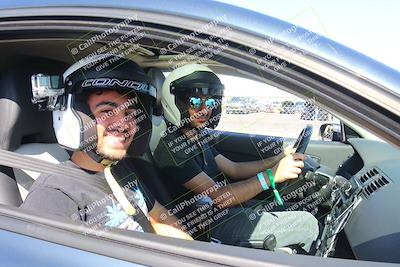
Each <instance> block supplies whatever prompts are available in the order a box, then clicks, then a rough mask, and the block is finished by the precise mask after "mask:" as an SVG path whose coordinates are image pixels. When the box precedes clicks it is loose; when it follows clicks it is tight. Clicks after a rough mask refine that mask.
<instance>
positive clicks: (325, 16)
mask: <svg viewBox="0 0 400 267" xmlns="http://www.w3.org/2000/svg"><path fill="white" fill-rule="evenodd" d="M219 1H220V2H224V3H227V4H231V5H235V6H240V7H243V8H247V9H251V10H253V11H256V12H259V13H263V14H267V15H269V16H272V17H275V18H278V19H281V20H285V21H288V22H290V23H294V24H297V25H299V26H301V27H303V28H306V29H308V30H311V31H314V32H316V33H319V34H321V35H324V36H326V37H328V38H330V39H333V40H335V41H337V42H339V43H342V44H344V45H346V46H348V47H350V48H353V49H355V50H357V51H359V52H361V53H363V54H365V55H368V56H370V57H372V58H374V59H376V60H378V61H380V62H382V63H384V64H386V65H388V66H390V67H392V68H394V69H397V70H398V71H400V29H399V27H400V1H398V0H219Z"/></svg>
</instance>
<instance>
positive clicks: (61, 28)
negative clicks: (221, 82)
mask: <svg viewBox="0 0 400 267" xmlns="http://www.w3.org/2000/svg"><path fill="white" fill-rule="evenodd" d="M71 14H73V15H74V16H71ZM0 15H1V17H2V19H3V20H2V24H1V30H2V32H1V33H2V35H1V38H2V41H4V42H2V48H3V49H2V50H1V51H2V53H3V54H4V59H7V58H9V52H10V53H20V54H21V53H22V51H23V53H22V56H23V55H24V53H28V52H29V53H36V54H37V55H41V56H43V55H44V56H45V57H50V58H53V59H55V58H58V59H61V60H64V61H66V62H74V61H75V60H77V58H74V56H75V55H76V54H77V53H78V52H82V51H83V50H85V49H84V47H83V46H81V47H80V48H79V49H81V50H79V51H78V50H76V49H72V48H76V47H72V48H71V46H69V45H68V44H70V43H73V42H76V41H78V42H81V43H85V44H93V42H94V43H96V40H97V41H98V42H97V43H96V44H95V45H94V46H95V49H93V47H92V49H91V50H90V51H88V50H89V49H88V50H86V51H84V52H83V53H86V54H85V56H86V55H87V54H88V53H90V52H95V51H97V49H100V51H101V49H102V48H103V47H104V40H99V38H100V37H99V36H100V35H101V34H102V33H104V32H106V31H107V30H108V31H107V33H115V31H116V30H115V29H120V28H123V29H124V30H126V29H125V28H128V30H130V29H131V28H130V27H131V26H132V25H129V26H128V25H122V26H121V25H119V26H118V22H120V21H122V20H123V19H126V18H132V17H134V18H135V21H136V22H135V23H134V25H141V26H143V27H144V28H145V30H146V35H145V38H143V39H142V40H140V44H141V45H143V46H145V47H146V49H143V50H141V56H143V55H147V56H148V57H145V58H142V57H141V56H138V57H135V58H136V59H137V60H138V61H140V64H141V65H142V66H155V65H156V66H158V67H161V68H166V69H167V70H171V69H173V67H176V66H177V65H178V63H179V64H185V63H187V62H185V61H184V60H183V59H182V58H184V57H185V55H184V53H185V51H184V49H188V48H191V47H192V48H193V46H195V45H199V44H200V42H201V41H203V40H208V41H210V40H211V42H212V43H213V44H214V45H215V47H218V48H220V47H221V46H222V45H221V43H223V44H224V47H225V48H224V49H222V50H219V52H220V53H218V54H215V55H214V56H212V57H211V58H210V57H209V58H202V61H201V62H200V63H204V64H205V63H208V64H210V65H211V66H214V68H215V69H216V70H218V69H223V70H225V73H229V74H237V75H239V76H240V75H242V76H243V75H244V76H246V77H247V78H249V77H252V78H253V79H257V80H260V81H263V82H270V83H275V84H276V85H279V86H280V87H282V88H285V89H286V90H285V91H291V92H296V93H297V94H298V95H301V96H303V97H304V96H307V92H313V94H315V96H316V100H317V103H323V104H325V105H326V106H327V107H329V108H330V109H331V110H333V109H334V108H335V107H336V109H335V110H337V111H338V112H339V113H340V114H341V115H343V116H345V117H346V118H349V119H352V120H353V121H358V123H359V124H362V125H363V126H364V127H366V128H368V129H370V130H371V131H372V132H374V133H376V134H377V135H379V136H382V137H384V138H385V139H386V140H389V141H390V142H391V143H392V144H397V145H398V144H400V141H399V140H400V138H399V136H398V133H399V132H400V131H399V129H400V126H399V124H398V114H399V110H400V109H399V108H398V107H397V106H398V105H395V104H396V103H397V102H396V101H397V100H398V97H397V98H395V96H396V94H397V93H395V92H393V91H391V90H390V88H391V89H393V88H397V87H395V86H393V84H392V82H393V81H394V82H395V83H396V81H399V74H398V73H397V72H393V71H391V70H390V69H389V68H386V67H385V66H382V65H380V64H378V63H376V62H371V61H370V60H369V59H368V58H365V57H363V56H361V55H358V54H355V52H354V51H352V50H350V49H347V48H344V47H342V46H340V45H339V44H337V43H334V42H331V41H329V40H328V39H324V38H320V40H321V43H322V44H321V45H322V46H323V47H325V48H326V50H322V51H318V49H315V48H313V47H309V48H307V47H304V46H302V45H301V44H299V40H297V39H294V38H292V39H290V38H289V37H287V36H286V37H285V36H283V37H282V36H280V37H279V36H277V34H276V33H281V32H282V31H284V30H290V29H292V25H288V24H285V23H283V22H281V21H278V20H275V19H272V18H269V17H266V16H261V15H259V14H256V13H252V12H249V11H246V10H239V9H235V8H231V7H229V6H226V5H222V4H219V3H213V2H207V3H201V2H195V1H171V2H169V3H168V5H166V4H165V2H164V1H152V2H150V1H142V2H140V1H132V2H112V3H111V2H110V1H103V0H99V1H88V2H87V3H76V2H73V1H72V2H71V1H70V2H67V1H58V2H54V3H53V4H52V3H47V2H46V3H44V2H41V1H38V2H34V1H31V2H22V1H20V2H18V1H17V2H15V3H14V2H13V3H11V2H9V3H4V4H3V5H2V9H1V10H0ZM249 18H252V19H251V20H249ZM210 23H211V24H212V26H216V25H218V24H220V26H221V25H223V26H224V28H227V27H230V31H229V34H227V33H226V32H223V31H220V30H221V29H220V28H219V27H218V26H216V27H215V28H216V29H214V28H213V27H210ZM114 27H117V28H114ZM110 29H112V30H110ZM295 29H297V30H298V31H300V29H299V28H297V27H295ZM200 33H201V34H200ZM301 33H302V32H300V33H298V34H301ZM96 34H98V35H96ZM123 34H125V32H123ZM120 35H122V34H120ZM120 35H117V36H111V37H115V38H116V37H121V36H120ZM128 35H129V34H128ZM10 36H11V37H12V38H10ZM82 36H83V37H82ZM122 36H123V35H122ZM111 37H110V36H109V37H108V38H109V39H108V41H110V39H112V38H111ZM216 37H218V39H215V38H216ZM277 37H279V38H278V39H276V38H277ZM96 38H97V39H96ZM268 38H274V39H268ZM287 38H289V39H287ZM139 39H140V38H139ZM266 40H267V41H268V40H272V42H271V43H267V44H265V43H264V41H266ZM10 41H12V42H10ZM112 41H115V39H112ZM119 41H120V39H119ZM228 41H229V42H228ZM283 41H288V42H289V43H291V46H290V47H286V46H284V45H283V47H282V49H281V50H277V49H275V48H276V47H275V46H279V47H281V46H282V42H283ZM7 43H8V46H6V45H5V44H7ZM117 43H118V41H115V44H117ZM55 44H58V45H55ZM225 44H228V45H227V46H226V45H225ZM270 44H271V46H270ZM181 45H182V46H181ZM180 46H181V47H180ZM331 46H333V47H335V48H336V50H335V51H336V52H338V54H339V55H341V56H343V58H342V57H340V60H339V59H338V58H335V55H338V54H333V53H332V54H329V52H326V51H331V50H329V49H330V47H331ZM60 47H62V48H63V49H64V50H63V51H64V53H60V54H57V48H60ZM215 47H214V50H215ZM197 48H198V47H197ZM292 48H293V49H294V50H295V51H293V50H292ZM297 48H303V49H304V50H305V51H307V52H308V53H304V54H303V53H299V50H297ZM209 49H211V50H213V48H209ZM206 50H207V49H206ZM193 51H195V50H192V51H191V52H193ZM266 53H271V54H273V55H274V57H275V58H282V59H284V60H285V61H286V62H287V63H288V64H289V66H290V68H284V69H280V70H279V69H277V70H274V68H271V69H270V68H264V67H265V66H264V65H262V64H261V63H262V62H263V60H264V59H263V58H264V57H266V56H267V55H266ZM177 56H179V57H177ZM269 56H271V55H269ZM82 57H84V56H82ZM169 60H171V61H169ZM174 60H177V61H174ZM258 60H260V61H258ZM4 62H5V63H7V60H4V61H3V66H2V67H4V66H5V63H4ZM171 62H172V63H173V64H171ZM334 62H336V63H334ZM175 63H176V64H175ZM339 63H341V64H339ZM290 64H291V65H290ZM352 64H359V65H361V66H364V68H363V69H362V70H361V71H360V72H358V73H357V74H359V75H354V72H353V71H351V70H353V69H354V68H352V66H351V65H352ZM353 67H354V66H353ZM356 69H357V68H356ZM2 70H6V68H3V69H2ZM368 70H370V71H371V73H368ZM373 70H381V71H378V72H375V71H373ZM364 77H369V79H368V78H365V79H364ZM16 78H18V77H16ZM371 81H375V82H371ZM244 88H245V89H246V88H247V87H244ZM388 88H389V89H388ZM364 91H368V92H370V93H371V92H373V93H371V94H363V92H364ZM1 100H2V101H4V99H3V98H2V99H1ZM373 100H376V101H375V105H371V102H372V101H373ZM355 103H356V104H357V105H352V104H355ZM392 103H394V104H393V105H391V104H392ZM246 105H247V104H246ZM279 105H280V101H278V100H274V101H273V103H272V105H271V106H272V107H271V108H268V110H276V113H280V110H279V109H280V106H279ZM15 110H18V108H16V109H15ZM290 110H291V111H290V112H287V113H289V114H285V113H283V114H282V115H289V116H291V115H295V114H291V113H292V112H293V106H292V107H291V108H290ZM247 112H248V113H250V114H252V115H257V114H256V112H250V109H249V108H246V113H247ZM253 113H254V114H253ZM258 115H260V114H258ZM300 116H301V115H300ZM2 118H3V119H4V117H2ZM239 121H240V122H241V123H242V122H243V120H241V119H239ZM383 122H384V123H383ZM222 123H223V122H221V125H223V124H222ZM27 125H29V124H27ZM27 125H25V127H27ZM254 125H256V126H259V125H262V124H261V123H258V124H257V123H254ZM285 125H286V124H285ZM48 127H49V128H51V126H50V125H49V126H48ZM278 128H279V127H278ZM299 129H301V127H299ZM299 129H296V130H294V131H293V132H298V131H299ZM5 130H8V129H5ZM217 130H218V129H217ZM281 130H282V129H281ZM284 130H285V129H284ZM226 131H227V132H226V133H225V132H224V133H223V134H224V135H223V136H222V137H225V138H222V139H223V140H221V142H218V143H217V144H216V145H217V148H218V149H219V150H220V151H221V153H226V155H227V156H228V157H232V159H237V160H238V161H239V160H247V159H256V158H257V149H256V147H255V146H254V144H258V143H260V142H263V140H264V139H266V140H269V141H267V143H266V144H268V145H269V144H270V142H271V140H272V139H271V140H270V138H268V137H269V136H276V137H278V138H279V137H280V136H281V137H282V136H283V135H282V134H281V133H276V132H270V133H265V132H260V133H257V132H256V131H252V132H251V133H250V134H249V133H241V132H239V131H236V133H235V132H234V134H231V135H230V134H229V133H228V131H230V130H229V129H226ZM257 134H260V136H259V137H257V136H254V135H257ZM251 138H255V140H252V139H251ZM278 140H280V139H278ZM20 141H21V140H20ZM23 141H24V143H29V142H35V141H37V136H35V135H28V136H26V137H24V138H23ZM235 141H236V142H235ZM254 141H256V142H254ZM236 143H238V144H239V145H237V144H236ZM251 145H252V146H253V148H254V149H253V150H251V149H249V147H251ZM235 146H238V147H240V148H241V149H242V150H243V151H239V149H236V147H235ZM327 146H332V145H329V144H327ZM343 146H345V144H339V145H338V146H337V148H336V149H339V150H343V151H344V149H343ZM14 148H15V147H14ZM332 149H333V148H332ZM11 150H13V149H11ZM248 150H250V152H249V151H248ZM266 150H268V149H266ZM271 151H272V152H273V150H270V151H269V152H271ZM322 151H325V149H322V148H321V149H319V150H318V149H316V152H312V151H311V152H310V153H315V154H316V155H317V156H318V155H320V156H321V160H324V158H325V157H324V156H323V154H322V153H323V152H322ZM1 152H7V153H2V156H1V157H0V161H1V163H0V164H1V165H4V166H6V167H11V168H15V169H23V170H28V171H31V172H44V173H46V172H47V173H48V172H56V171H62V169H61V168H60V167H59V166H57V165H56V164H46V162H42V161H40V160H29V159H27V158H26V157H23V156H21V155H17V154H16V153H14V152H10V151H4V150H1ZM229 153H230V154H229ZM327 153H328V152H327ZM343 154H346V153H345V152H343ZM340 160H342V158H340ZM327 164H332V166H333V167H334V165H335V164H334V163H333V161H332V160H328V161H327ZM2 178H3V177H2ZM0 225H1V229H2V230H4V231H6V232H7V233H2V234H4V235H3V236H2V238H1V239H0V240H1V245H2V247H6V246H7V245H8V243H9V242H10V241H9V240H10V239H14V240H13V243H12V245H13V246H14V247H16V246H15V243H18V244H19V246H18V248H16V249H21V250H22V251H24V252H25V253H21V254H18V253H15V254H14V257H13V258H12V259H11V260H12V261H11V264H13V263H15V262H16V261H15V258H16V257H24V258H25V259H26V262H32V263H33V262H36V261H33V260H32V259H34V258H35V257H39V256H40V255H39V254H37V252H36V251H32V250H29V245H30V244H32V243H29V244H28V241H24V239H18V238H17V237H12V235H22V236H24V237H25V239H28V238H34V239H35V240H39V241H41V240H42V241H46V242H49V243H51V245H54V244H55V245H60V246H62V247H63V248H64V249H63V250H61V253H62V254H63V256H65V257H73V256H74V255H77V254H74V253H73V252H71V250H69V248H75V249H77V250H79V251H80V252H91V253H95V254H96V255H97V256H101V255H104V256H106V257H109V258H112V259H120V260H124V261H128V262H130V263H136V264H143V265H149V266H159V265H163V266H177V265H178V264H181V265H184V266H218V265H223V266H227V265H229V266H265V265H266V264H269V265H273V264H279V265H288V266H299V265H301V266H314V265H315V266H320V265H324V266H337V264H340V265H341V266H342V265H343V266H346V265H347V266H365V264H366V263H365V262H362V261H345V260H341V259H325V258H317V257H308V256H301V255H286V254H277V253H272V252H268V251H263V250H254V249H253V250H252V249H247V248H239V247H232V246H225V245H219V244H206V243H201V242H196V241H193V242H188V241H183V240H176V239H172V238H166V237H160V236H154V235H151V234H146V233H136V232H124V231H122V232H117V233H111V232H106V233H103V232H87V231H86V230H88V229H86V228H80V227H79V226H76V225H72V224H69V223H66V222H64V221H60V220H57V218H53V217H48V216H46V215H42V214H28V213H27V212H24V211H21V210H20V209H18V208H15V207H10V206H6V205H1V206H0ZM9 233H11V235H10V234H9ZM33 246H37V247H39V248H40V247H43V248H47V246H46V245H45V244H43V243H41V242H36V243H33ZM8 251H9V250H8ZM8 251H7V250H2V252H1V256H2V257H4V256H5V255H6V253H8ZM30 252H31V253H30ZM75 252H76V251H75ZM83 254H84V253H83ZM51 256H53V255H51ZM78 256H79V255H78ZM78 256H77V257H78ZM81 256H82V254H81ZM43 257H49V256H46V255H43ZM49 258H51V257H49ZM88 258H89V257H88ZM36 260H37V259H36ZM45 260H46V259H44V261H45ZM49 262H52V261H51V259H49ZM83 262H84V261H83ZM110 264H116V263H115V262H110ZM372 264H376V263H372Z"/></svg>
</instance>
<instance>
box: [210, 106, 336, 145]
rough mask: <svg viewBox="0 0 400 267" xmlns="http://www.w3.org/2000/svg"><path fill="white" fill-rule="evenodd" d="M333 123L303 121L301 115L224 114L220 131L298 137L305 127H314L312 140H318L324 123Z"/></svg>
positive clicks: (219, 127) (264, 113) (219, 126)
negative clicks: (309, 125) (308, 125)
mask: <svg viewBox="0 0 400 267" xmlns="http://www.w3.org/2000/svg"><path fill="white" fill-rule="evenodd" d="M330 122H332V121H317V120H301V119H300V113H295V114H279V113H266V112H258V113H249V114H227V113H226V112H223V113H222V116H221V120H220V123H219V125H218V127H217V129H218V130H223V131H230V132H239V133H249V134H261V135H272V136H282V137H289V138H290V137H291V138H295V137H297V136H298V135H299V134H300V132H301V130H302V129H303V128H304V126H305V125H307V124H311V125H313V126H314V132H313V135H312V139H314V140H318V132H319V127H320V126H321V125H322V124H324V123H330Z"/></svg>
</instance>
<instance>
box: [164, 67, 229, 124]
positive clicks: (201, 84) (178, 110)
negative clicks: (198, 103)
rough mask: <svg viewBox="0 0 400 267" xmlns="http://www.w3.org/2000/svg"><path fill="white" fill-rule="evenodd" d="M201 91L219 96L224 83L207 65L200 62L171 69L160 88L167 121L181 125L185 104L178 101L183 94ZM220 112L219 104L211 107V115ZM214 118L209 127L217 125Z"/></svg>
mask: <svg viewBox="0 0 400 267" xmlns="http://www.w3.org/2000/svg"><path fill="white" fill-rule="evenodd" d="M189 93H194V94H195V93H202V94H204V95H208V96H214V97H218V98H221V97H222V96H223V93H224V85H223V84H222V83H221V81H220V79H219V78H218V76H217V75H216V74H215V73H214V72H213V71H212V70H211V69H210V68H208V67H206V66H203V65H200V64H189V65H185V66H183V67H180V68H177V69H175V70H174V71H172V72H171V73H170V74H169V75H168V77H167V78H166V79H165V81H164V83H163V86H162V89H161V105H162V107H163V111H164V116H165V118H166V120H167V121H169V122H170V123H172V124H173V125H175V126H178V127H179V126H182V121H183V119H184V117H185V116H186V115H185V113H186V110H187V105H185V103H179V102H180V101H179V100H180V97H181V96H183V94H189ZM220 113H221V105H220V104H219V105H217V107H216V108H215V109H213V114H212V116H213V115H216V114H220ZM218 121H219V120H214V121H213V125H211V128H214V127H216V126H217V124H218Z"/></svg>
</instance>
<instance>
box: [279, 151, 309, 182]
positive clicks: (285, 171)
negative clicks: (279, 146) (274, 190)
mask: <svg viewBox="0 0 400 267" xmlns="http://www.w3.org/2000/svg"><path fill="white" fill-rule="evenodd" d="M304 159H305V155H303V154H298V153H296V154H289V155H287V156H285V157H284V158H283V159H281V160H280V161H279V163H278V164H276V165H275V166H274V167H273V168H272V173H273V174H274V178H275V182H276V183H282V182H284V181H287V180H290V179H296V178H297V177H298V176H299V174H300V173H301V168H303V167H304Z"/></svg>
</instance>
